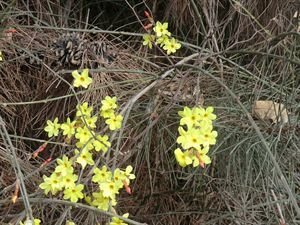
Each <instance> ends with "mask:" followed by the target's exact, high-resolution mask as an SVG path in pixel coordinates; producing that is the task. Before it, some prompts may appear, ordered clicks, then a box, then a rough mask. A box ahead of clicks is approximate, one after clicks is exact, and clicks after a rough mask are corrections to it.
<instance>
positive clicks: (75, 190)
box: [64, 184, 84, 202]
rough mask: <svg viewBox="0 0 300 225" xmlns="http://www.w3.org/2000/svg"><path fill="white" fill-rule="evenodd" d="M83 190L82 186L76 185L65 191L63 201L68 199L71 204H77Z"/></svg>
mask: <svg viewBox="0 0 300 225" xmlns="http://www.w3.org/2000/svg"><path fill="white" fill-rule="evenodd" d="M83 188H84V186H83V185H82V184H78V185H76V186H73V187H70V188H67V189H65V190H64V199H70V201H71V202H77V201H78V200H79V199H82V198H83V193H82V190H83Z"/></svg>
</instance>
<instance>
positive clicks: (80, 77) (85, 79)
mask: <svg viewBox="0 0 300 225" xmlns="http://www.w3.org/2000/svg"><path fill="white" fill-rule="evenodd" d="M72 76H73V77H74V79H75V80H74V84H73V85H74V87H80V86H82V87H84V88H87V87H88V86H89V85H90V84H91V83H92V82H93V80H92V78H90V77H89V70H88V69H84V70H83V71H82V73H81V74H79V72H78V70H74V71H73V72H72Z"/></svg>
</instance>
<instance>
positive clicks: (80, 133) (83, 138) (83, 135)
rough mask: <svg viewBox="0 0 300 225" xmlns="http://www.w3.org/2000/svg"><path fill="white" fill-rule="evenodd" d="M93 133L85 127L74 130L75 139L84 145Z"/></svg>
mask: <svg viewBox="0 0 300 225" xmlns="http://www.w3.org/2000/svg"><path fill="white" fill-rule="evenodd" d="M93 133H94V132H93V131H90V130H89V128H87V127H78V128H77V129H76V134H75V137H76V138H77V139H78V140H79V142H81V143H86V142H87V141H88V140H90V138H92V137H93Z"/></svg>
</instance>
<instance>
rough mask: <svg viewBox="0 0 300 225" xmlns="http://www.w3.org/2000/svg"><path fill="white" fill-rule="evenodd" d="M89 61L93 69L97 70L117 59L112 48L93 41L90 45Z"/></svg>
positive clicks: (101, 42)
mask: <svg viewBox="0 0 300 225" xmlns="http://www.w3.org/2000/svg"><path fill="white" fill-rule="evenodd" d="M88 52H89V54H90V55H89V59H90V60H91V61H92V67H93V68H97V67H98V66H99V65H103V64H110V63H112V62H113V61H114V59H115V58H116V54H115V53H114V52H113V50H112V46H110V45H107V44H106V43H104V42H103V41H93V42H91V43H90V45H89V51H88Z"/></svg>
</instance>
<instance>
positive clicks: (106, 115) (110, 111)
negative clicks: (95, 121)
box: [100, 109, 115, 119]
mask: <svg viewBox="0 0 300 225" xmlns="http://www.w3.org/2000/svg"><path fill="white" fill-rule="evenodd" d="M114 115H115V111H114V110H113V109H107V110H100V116H102V117H103V118H104V119H107V118H110V117H112V116H114Z"/></svg>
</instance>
